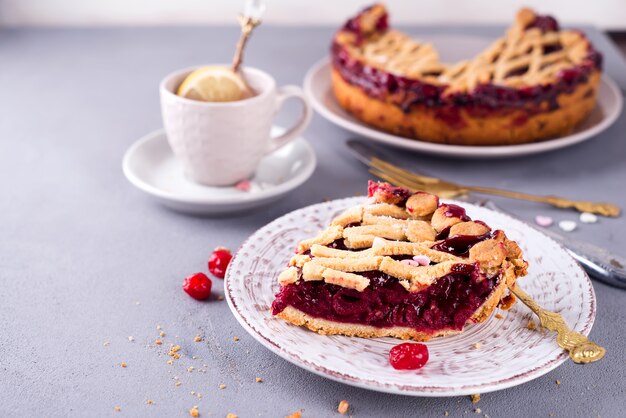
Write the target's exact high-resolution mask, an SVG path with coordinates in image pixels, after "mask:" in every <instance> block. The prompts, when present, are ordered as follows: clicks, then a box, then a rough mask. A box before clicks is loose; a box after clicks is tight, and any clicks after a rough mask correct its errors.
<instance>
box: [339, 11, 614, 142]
mask: <svg viewBox="0 0 626 418" xmlns="http://www.w3.org/2000/svg"><path fill="white" fill-rule="evenodd" d="M387 22H388V20H387V11H386V10H385V7H384V6H382V5H375V6H372V7H370V8H368V9H365V10H364V11H363V12H361V13H360V14H359V15H357V16H356V17H354V18H352V19H350V20H349V21H348V22H347V23H346V24H345V25H344V26H343V27H342V28H341V29H340V30H339V31H338V32H337V34H336V35H335V37H334V40H333V45H332V85H333V91H334V94H335V97H336V98H337V100H338V102H339V104H340V105H341V106H342V107H343V108H345V109H346V110H347V111H349V112H350V113H352V114H353V115H354V116H355V117H356V118H358V119H360V120H361V121H363V122H365V123H367V124H369V125H373V126H374V127H377V128H379V129H382V130H384V131H388V132H391V133H393V134H396V135H401V136H405V137H409V138H418V139H421V140H424V141H430V142H438V143H449V144H459V145H503V144H518V143H526V142H533V141H539V140H545V139H550V138H555V137H559V136H563V135H565V134H568V133H570V132H571V131H572V130H573V129H574V128H575V127H576V126H577V125H578V124H580V123H581V122H582V121H583V120H584V119H585V118H586V117H587V116H588V115H589V113H590V112H591V111H592V109H593V107H594V105H595V101H596V92H597V88H598V83H599V81H600V76H601V71H602V56H601V54H600V53H599V52H597V51H596V50H595V49H594V47H593V45H592V44H591V42H589V40H588V39H587V38H586V37H585V35H584V34H583V33H581V32H580V31H576V30H561V29H560V28H559V24H558V23H557V21H556V20H555V19H554V18H552V17H550V16H541V15H537V14H535V13H534V12H533V11H531V10H529V9H522V10H520V11H519V12H518V14H517V17H516V19H515V22H514V24H513V25H512V26H511V27H510V29H509V30H508V31H507V33H506V35H505V36H504V37H502V38H500V39H498V40H496V41H495V42H493V44H492V45H491V46H489V47H488V48H487V49H486V50H484V51H483V52H481V53H480V54H478V55H477V56H476V57H474V58H471V59H469V60H467V61H462V62H459V63H455V64H451V65H446V64H443V63H441V62H440V61H439V56H438V54H437V51H436V50H435V49H434V48H433V46H432V45H430V44H427V43H421V42H417V41H415V40H413V39H411V38H410V37H409V36H407V35H405V34H403V33H401V32H398V31H395V30H392V29H390V28H389V26H388V23H387Z"/></svg>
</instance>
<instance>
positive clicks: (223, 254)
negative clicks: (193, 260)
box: [209, 247, 233, 279]
mask: <svg viewBox="0 0 626 418" xmlns="http://www.w3.org/2000/svg"><path fill="white" fill-rule="evenodd" d="M232 258H233V255H232V254H231V253H230V250H229V249H228V248H224V247H217V248H216V249H215V250H214V251H213V253H212V254H211V256H210V257H209V271H210V272H211V274H212V275H214V276H215V277H219V278H220V279H223V278H224V275H225V274H226V269H227V268H228V264H229V263H230V260H231V259H232Z"/></svg>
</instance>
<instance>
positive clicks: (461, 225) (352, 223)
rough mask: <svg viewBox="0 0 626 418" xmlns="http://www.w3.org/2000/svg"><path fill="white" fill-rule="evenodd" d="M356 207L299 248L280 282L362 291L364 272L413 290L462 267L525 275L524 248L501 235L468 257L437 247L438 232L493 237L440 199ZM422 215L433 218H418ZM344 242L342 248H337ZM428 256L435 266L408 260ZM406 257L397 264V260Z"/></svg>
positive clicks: (484, 242)
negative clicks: (318, 283) (382, 275)
mask: <svg viewBox="0 0 626 418" xmlns="http://www.w3.org/2000/svg"><path fill="white" fill-rule="evenodd" d="M382 196H383V195H381V197H380V198H379V199H378V200H379V201H376V202H375V203H368V204H365V205H359V206H356V207H352V208H349V209H347V210H346V211H344V212H343V213H342V214H340V215H338V216H337V217H336V218H334V219H333V220H332V222H331V224H330V226H329V227H328V228H327V229H325V230H323V231H321V232H320V233H319V234H318V235H317V236H316V237H314V238H312V239H309V240H305V241H302V242H300V243H299V244H298V247H297V254H296V255H294V256H293V257H292V258H291V260H290V262H289V266H290V267H289V268H288V269H287V270H286V271H285V272H283V273H282V274H281V275H280V276H279V278H278V281H279V282H280V283H281V284H283V285H286V284H292V283H296V282H297V281H298V280H300V279H302V280H304V281H312V280H323V281H325V282H327V283H332V284H335V285H338V286H342V287H346V288H350V289H356V290H358V291H363V290H364V289H366V288H367V287H368V286H369V284H370V280H369V279H368V278H367V277H365V276H363V275H362V274H361V273H363V272H368V271H381V272H383V273H386V274H388V275H390V276H393V277H396V278H397V279H398V280H399V282H400V284H402V286H404V287H405V288H406V289H407V290H408V291H410V292H416V291H419V290H422V289H424V288H425V287H428V286H430V285H432V284H433V283H434V282H435V281H436V280H437V279H438V278H439V277H442V276H445V275H447V274H449V273H451V272H452V271H453V268H455V266H458V265H462V264H474V263H478V265H479V266H480V269H481V271H483V272H484V273H486V274H488V275H494V274H498V273H499V272H500V271H504V270H506V269H508V268H512V269H514V270H515V271H516V272H517V273H516V274H518V275H522V274H525V269H526V262H525V261H524V260H523V259H522V253H521V250H520V249H519V246H518V245H517V244H516V243H515V242H514V241H510V240H508V239H507V238H506V235H505V234H504V233H503V232H502V231H496V232H494V233H493V234H491V237H489V238H488V239H487V238H485V239H483V240H481V241H480V242H478V243H476V244H475V245H473V246H472V247H471V248H469V250H468V254H467V255H465V256H458V255H454V254H451V253H449V252H446V251H443V250H441V249H438V244H440V243H441V242H442V240H437V239H436V237H437V234H438V233H441V232H442V231H444V230H446V229H447V230H449V232H448V236H476V237H481V236H485V235H486V234H489V233H491V229H490V228H489V227H488V226H487V225H485V224H484V223H482V222H476V221H468V220H467V218H465V217H464V216H457V215H456V214H454V213H451V212H450V210H449V209H450V208H449V205H446V204H439V199H438V198H437V196H434V195H431V194H428V193H423V192H420V193H416V194H413V195H412V196H410V197H409V198H408V199H406V202H405V203H404V204H403V205H392V204H389V203H384V202H381V201H380V200H384V198H383V197H382ZM415 214H417V215H418V216H420V217H422V218H425V219H428V220H415V219H412V217H413V216H414V215H415ZM333 243H340V244H341V245H340V246H343V247H344V248H345V249H343V248H333V247H332V246H331V245H332V244H333ZM415 256H419V257H425V258H426V259H428V260H429V262H430V263H431V265H419V264H418V265H415V263H413V262H406V261H407V260H406V258H407V257H408V258H410V257H415ZM398 257H400V258H405V260H400V261H399V260H398V259H397V258H398Z"/></svg>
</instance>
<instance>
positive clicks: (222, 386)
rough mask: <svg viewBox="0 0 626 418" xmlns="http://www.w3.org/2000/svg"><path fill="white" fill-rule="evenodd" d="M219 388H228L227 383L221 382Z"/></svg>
mask: <svg viewBox="0 0 626 418" xmlns="http://www.w3.org/2000/svg"><path fill="white" fill-rule="evenodd" d="M218 388H220V389H226V385H225V384H223V383H220V385H219V386H218Z"/></svg>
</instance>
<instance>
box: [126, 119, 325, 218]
mask: <svg viewBox="0 0 626 418" xmlns="http://www.w3.org/2000/svg"><path fill="white" fill-rule="evenodd" d="M283 131H284V128H281V127H278V126H274V127H272V135H278V134H280V133H281V132H283ZM315 165H316V157H315V152H314V151H313V148H311V146H310V145H309V143H308V142H307V141H306V140H305V139H304V138H302V137H300V138H296V139H295V140H294V141H293V142H291V143H289V144H287V145H285V146H283V147H281V148H279V149H277V150H276V151H274V152H272V153H271V154H269V155H267V156H266V157H264V158H263V159H262V160H261V162H260V163H259V166H258V167H257V170H256V172H255V174H254V176H253V177H252V178H251V179H250V180H249V181H247V182H241V183H240V184H239V185H238V186H231V187H209V186H204V185H202V184H198V183H195V182H193V181H191V180H189V179H188V178H187V177H186V176H185V174H184V173H183V167H182V164H181V163H180V161H178V160H177V159H176V157H175V156H174V153H173V152H172V149H171V148H170V145H169V143H168V141H167V136H166V134H165V131H164V130H163V129H159V130H157V131H155V132H152V133H150V134H148V135H146V136H144V137H143V138H141V139H139V140H138V141H137V142H135V143H134V144H133V145H132V146H131V147H130V148H129V149H128V150H127V151H126V154H125V155H124V160H123V163H122V168H123V171H124V175H125V176H126V178H127V179H128V181H130V182H131V183H132V184H133V185H134V186H135V187H137V188H138V189H140V190H142V191H144V192H146V193H147V194H149V195H150V196H152V197H153V198H155V199H156V200H157V201H159V202H160V203H162V204H163V205H165V206H167V207H169V208H172V209H174V210H177V211H180V212H185V213H193V214H199V215H216V214H229V213H234V212H238V211H243V210H248V209H251V208H254V207H258V206H261V205H265V204H267V203H270V202H273V201H275V200H277V199H279V198H280V197H281V196H283V195H285V194H286V193H288V192H290V191H291V190H294V189H295V188H297V187H298V186H300V185H301V184H302V183H304V182H305V181H306V180H307V179H308V178H309V177H311V174H313V171H314V170H315Z"/></svg>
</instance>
